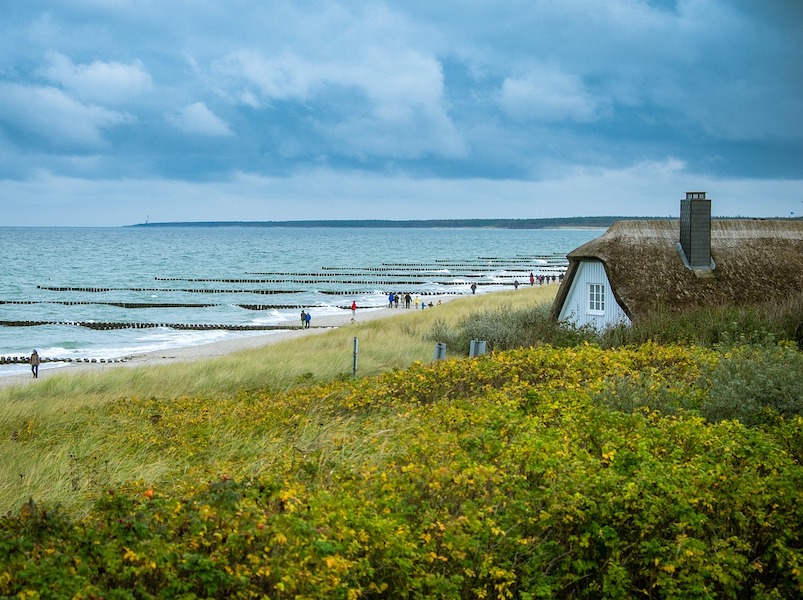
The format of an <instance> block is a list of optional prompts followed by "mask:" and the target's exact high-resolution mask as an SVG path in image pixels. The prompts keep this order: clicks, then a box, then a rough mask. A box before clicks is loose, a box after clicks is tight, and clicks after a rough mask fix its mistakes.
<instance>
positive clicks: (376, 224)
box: [125, 216, 665, 229]
mask: <svg viewBox="0 0 803 600" xmlns="http://www.w3.org/2000/svg"><path fill="white" fill-rule="evenodd" d="M664 218H665V217H614V216H607V217H555V218H549V219H429V220H406V221H391V220H383V219H363V220H359V219H355V220H350V219H341V220H331V221H328V220H309V221H166V222H160V223H136V224H134V225H126V226H125V227H329V228H347V227H348V228H357V229H359V228H363V229H383V228H392V229H439V228H440V229H443V228H446V229H569V228H571V229H596V228H607V227H610V226H611V225H613V224H614V223H615V222H616V221H623V220H633V219H664Z"/></svg>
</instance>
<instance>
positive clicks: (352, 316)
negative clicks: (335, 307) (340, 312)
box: [351, 300, 357, 319]
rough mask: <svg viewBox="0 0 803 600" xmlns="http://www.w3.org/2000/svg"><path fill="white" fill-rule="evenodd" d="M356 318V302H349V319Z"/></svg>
mask: <svg viewBox="0 0 803 600" xmlns="http://www.w3.org/2000/svg"><path fill="white" fill-rule="evenodd" d="M356 316H357V301H356V300H352V302H351V318H352V319H353V318H354V317H356Z"/></svg>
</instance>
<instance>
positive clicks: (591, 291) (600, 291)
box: [588, 283, 605, 315]
mask: <svg viewBox="0 0 803 600" xmlns="http://www.w3.org/2000/svg"><path fill="white" fill-rule="evenodd" d="M588 312H589V313H592V314H596V315H600V314H602V313H604V312H605V286H604V285H603V284H601V283H589V284H588Z"/></svg>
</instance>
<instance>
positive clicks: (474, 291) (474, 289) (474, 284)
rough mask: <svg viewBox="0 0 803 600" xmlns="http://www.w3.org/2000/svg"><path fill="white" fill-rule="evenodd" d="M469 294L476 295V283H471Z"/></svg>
mask: <svg viewBox="0 0 803 600" xmlns="http://www.w3.org/2000/svg"><path fill="white" fill-rule="evenodd" d="M471 293H472V294H476V293H477V284H476V283H472V284H471Z"/></svg>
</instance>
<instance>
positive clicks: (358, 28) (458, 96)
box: [0, 0, 803, 220]
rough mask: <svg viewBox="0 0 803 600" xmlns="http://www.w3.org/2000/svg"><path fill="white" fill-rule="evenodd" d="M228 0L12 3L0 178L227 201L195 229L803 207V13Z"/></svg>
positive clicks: (127, 200) (2, 62)
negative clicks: (692, 203)
mask: <svg viewBox="0 0 803 600" xmlns="http://www.w3.org/2000/svg"><path fill="white" fill-rule="evenodd" d="M229 4H231V6H230V5H229ZM229 4H226V5H225V6H224V5H223V4H221V3H215V2H192V1H191V0H175V1H172V2H153V1H150V2H140V3H131V2H129V1H127V0H110V1H109V2H103V1H102V0H75V1H70V0H29V1H28V2H16V3H14V7H15V8H14V10H13V11H6V12H7V13H9V14H8V15H5V16H6V17H8V18H4V19H1V20H0V156H1V157H2V160H0V176H2V177H6V178H7V180H18V181H25V180H26V179H27V178H28V177H31V173H32V172H35V171H37V170H43V171H49V172H52V173H53V175H54V177H59V176H60V177H64V178H65V180H64V181H73V180H82V181H83V178H86V184H87V186H88V187H90V188H91V187H92V182H91V179H92V178H97V180H98V181H99V182H103V183H102V185H99V188H102V189H103V193H105V194H107V195H110V196H114V197H115V198H119V203H120V206H121V209H120V210H121V211H122V210H124V208H125V207H126V206H128V210H129V211H131V213H132V214H133V213H138V211H139V209H140V205H139V204H138V201H137V199H135V198H133V197H130V195H129V194H128V192H127V190H126V188H127V187H128V186H132V185H134V182H142V188H143V189H147V190H149V191H152V192H153V193H154V197H160V198H163V200H162V202H161V204H160V206H163V207H164V208H165V210H167V209H168V208H169V207H170V206H171V205H172V203H174V202H175V203H176V207H177V210H179V209H180V210H179V212H182V213H185V218H186V215H187V214H191V213H192V210H193V209H192V208H187V207H186V206H184V205H180V200H179V199H171V198H172V197H173V192H174V191H176V190H184V189H185V188H183V187H181V186H189V187H188V188H186V189H193V190H195V191H197V192H198V194H199V195H203V192H202V191H201V190H203V189H209V190H210V193H211V195H212V196H215V197H218V198H225V199H226V202H225V203H221V202H217V203H211V204H209V205H208V207H207V208H204V209H203V210H204V211H205V212H204V213H203V214H204V215H205V218H210V217H212V216H213V215H217V214H218V212H217V211H225V210H230V211H231V212H232V213H234V211H235V210H238V209H236V208H235V207H237V206H241V205H242V206H248V207H249V210H253V217H254V218H271V217H270V214H273V212H272V211H274V210H276V211H278V210H280V209H283V208H284V206H285V205H293V204H297V203H299V202H304V203H305V204H306V205H308V206H309V209H310V211H311V212H313V213H315V214H316V215H317V214H324V213H326V211H328V210H329V208H330V204H331V202H330V201H329V200H327V199H326V198H325V197H324V196H325V195H326V193H330V194H334V193H335V192H336V191H337V192H338V193H339V190H335V189H334V188H336V187H337V186H338V185H343V186H345V187H346V188H347V189H360V190H361V193H363V194H364V198H361V200H360V203H359V204H357V205H355V206H359V211H357V209H355V211H356V212H358V214H366V215H368V214H369V213H370V214H372V216H374V217H376V218H381V217H382V214H381V211H387V215H388V217H389V218H391V217H392V216H394V215H396V214H399V215H400V216H402V217H404V218H410V217H413V218H415V217H418V216H420V217H421V218H424V217H426V216H427V215H430V214H431V212H430V211H432V210H434V209H435V208H438V209H439V210H442V211H443V213H445V214H447V215H451V216H455V217H457V216H467V215H469V214H476V211H479V210H488V211H490V212H493V213H495V214H502V213H505V212H506V211H509V212H511V213H514V212H515V213H517V214H521V215H523V216H526V213H527V212H528V211H529V212H530V213H535V216H539V213H542V212H546V211H553V210H554V211H559V212H560V213H561V214H562V215H563V216H566V215H571V214H575V213H576V214H583V212H584V211H586V210H588V211H591V212H592V214H600V213H607V212H612V211H614V207H621V206H623V204H622V202H623V200H622V199H625V198H626V199H628V201H630V202H632V205H631V208H630V210H629V211H628V210H625V211H624V212H635V211H641V209H642V207H644V206H646V205H645V204H644V200H643V198H644V197H645V196H649V195H650V193H649V191H648V190H649V188H650V187H651V186H652V187H653V188H655V189H658V188H662V189H668V190H670V193H668V194H664V193H663V191H660V193H657V192H653V195H660V196H663V195H669V196H671V201H670V202H671V205H672V207H674V204H675V198H676V197H677V196H678V194H682V193H683V191H685V189H686V188H687V187H688V188H696V187H707V188H708V189H707V191H709V193H710V194H711V195H712V197H718V196H719V195H720V194H719V193H718V192H717V190H723V189H727V190H728V194H727V195H728V196H729V197H733V198H736V197H742V196H744V197H747V196H749V195H750V194H744V195H743V194H742V193H741V192H739V191H738V190H733V189H731V188H730V187H729V186H730V182H738V183H739V184H742V183H744V185H745V189H750V190H751V191H752V192H755V191H756V190H758V189H759V188H760V185H759V182H761V181H762V180H766V181H767V182H768V186H769V187H768V189H770V188H772V190H773V192H772V193H770V192H767V193H764V194H763V195H762V198H764V200H763V201H762V202H761V203H760V205H757V207H756V208H755V209H754V211H751V210H745V211H744V213H743V214H749V213H750V212H757V211H759V210H761V211H766V213H768V214H769V213H772V212H773V211H774V212H775V214H788V213H789V212H792V209H790V208H789V207H788V194H789V188H787V187H784V186H781V185H780V184H778V182H779V181H787V182H790V183H789V185H790V186H792V187H794V186H797V190H798V195H799V196H800V195H803V167H802V166H801V161H800V157H801V156H803V87H802V86H803V83H802V80H801V78H800V72H802V71H803V45H801V44H800V24H801V23H802V22H803V20H802V17H803V13H801V8H800V2H799V1H798V0H777V1H776V2H771V3H763V4H762V3H755V2H750V1H749V0H608V1H606V2H599V1H598V0H575V1H572V2H546V1H543V0H539V1H532V0H509V1H507V2H503V3H500V2H497V1H493V0H476V1H474V2H471V3H466V2H463V1H459V0H440V1H438V2H431V1H429V2H425V1H423V0H405V1H401V0H380V2H373V1H369V0H353V2H349V3H342V2H332V1H331V0H307V1H305V2H297V1H295V0H275V1H271V2H263V1H259V0H236V1H235V2H234V3H229ZM678 165H680V166H678ZM232 173H247V174H248V176H249V177H253V178H256V179H260V178H261V180H264V181H270V182H271V186H272V187H271V189H281V190H282V198H283V203H282V204H281V206H278V207H274V206H272V205H271V206H269V203H267V204H265V203H262V204H260V202H261V200H260V196H259V194H255V195H254V196H253V198H252V195H251V192H252V190H251V188H249V187H248V186H245V185H235V184H233V183H232V175H231V174H232ZM324 173H327V174H328V175H327V176H324ZM64 181H62V182H61V183H63V182H64ZM114 182H118V188H117V189H115V187H114ZM745 182H746V183H745ZM160 184H161V185H163V186H164V190H163V192H159V190H158V186H159V185H160ZM698 184H699V185H698ZM709 184H710V185H709ZM5 185H7V184H6V183H3V184H2V185H0V197H10V196H9V194H8V193H7V191H6V189H5V188H4V187H3V186H5ZM317 185H320V186H321V187H320V189H321V190H322V192H321V194H320V195H316V196H315V200H314V202H315V205H314V206H313V201H312V200H311V199H310V197H309V196H308V194H309V192H310V189H311V187H313V186H317ZM195 186H197V187H195ZM204 186H207V187H206V188H205V187H204ZM773 186H776V187H773ZM617 187H620V188H621V193H617ZM636 189H637V190H638V193H636V192H632V191H630V192H629V191H628V190H636ZM221 190H227V192H226V193H225V194H224V193H223V192H221ZM776 190H777V191H778V195H777V197H776V196H775V193H774V192H775V191H776ZM480 191H482V192H483V193H482V194H480ZM603 192H604V193H603ZM218 193H220V194H222V195H220V196H216V194H218ZM236 193H242V194H244V199H243V201H242V203H238V202H235V195H236ZM372 193H373V200H374V203H373V204H371V201H370V197H371V195H372ZM416 194H420V201H418V199H417V197H416ZM439 194H440V196H439ZM386 197H398V198H404V201H399V202H396V203H393V202H384V201H382V199H383V198H386ZM444 198H450V200H448V201H447V200H444ZM555 198H560V200H559V201H555ZM454 199H457V200H454ZM53 202H54V203H57V202H58V198H57V194H55V195H54V200H53ZM797 204H800V202H799V201H798V202H797ZM199 206H200V205H199ZM204 206H206V205H204ZM226 207H231V208H226ZM397 207H399V208H398V210H399V212H398V213H394V212H393V211H395V210H397ZM4 208H5V207H4ZM338 208H339V210H340V211H341V212H342V211H343V210H344V207H343V201H341V204H340V206H339V207H338ZM249 210H246V209H243V210H242V212H239V213H237V217H238V218H243V217H245V218H248V215H249V214H251V213H250V212H249ZM349 210H351V209H350V208H349ZM620 210H621V208H616V212H619V211H620ZM800 211H801V209H800V208H797V207H796V212H800ZM151 212H152V213H155V212H156V211H155V210H152V211H151ZM663 212H665V209H663V208H661V209H660V210H659V211H658V214H663ZM85 214H86V215H92V216H93V218H94V215H96V214H98V213H96V212H93V211H87V212H85ZM338 214H340V213H339V212H338V213H335V214H334V216H337V215H338ZM4 216H5V214H4ZM198 216H199V217H200V216H201V208H200V207H199V208H198ZM218 216H219V217H220V218H226V215H225V214H219V215H218ZM439 216H440V215H439ZM87 218H89V217H87ZM98 219H100V217H99V216H98ZM129 220H132V219H129Z"/></svg>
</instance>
